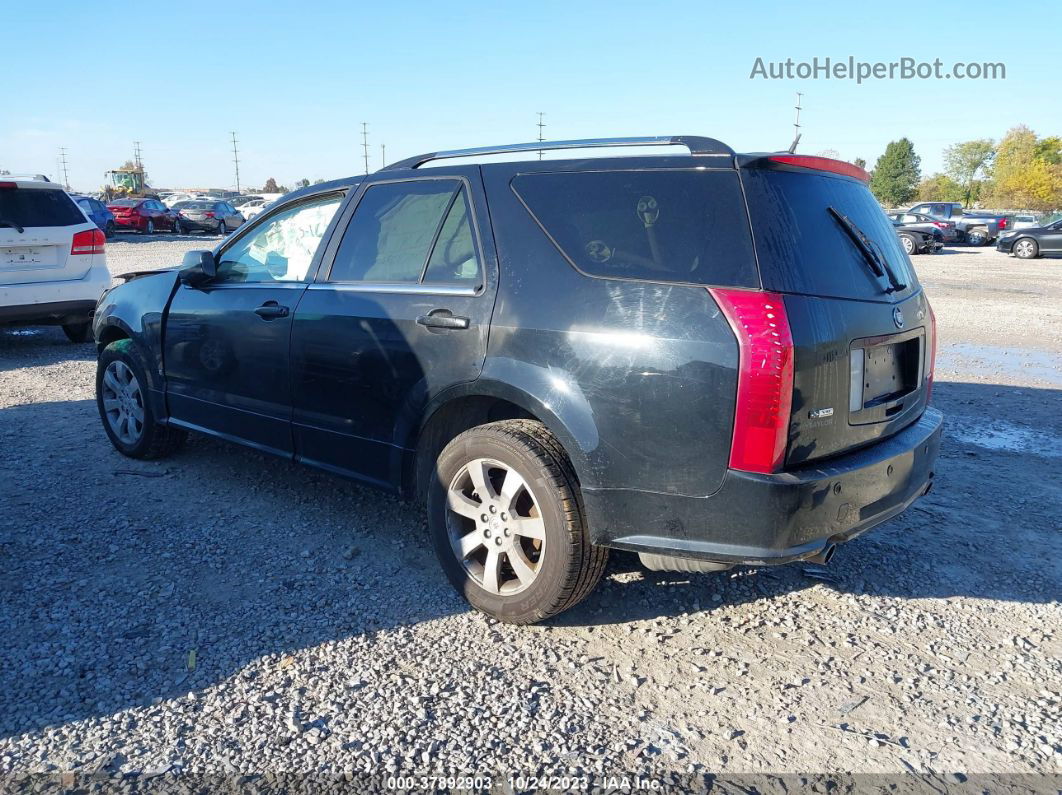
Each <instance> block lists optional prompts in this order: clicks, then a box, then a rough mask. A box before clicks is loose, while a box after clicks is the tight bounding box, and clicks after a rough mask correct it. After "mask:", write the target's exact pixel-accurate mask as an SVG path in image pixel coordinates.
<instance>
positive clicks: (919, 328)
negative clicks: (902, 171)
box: [741, 156, 934, 466]
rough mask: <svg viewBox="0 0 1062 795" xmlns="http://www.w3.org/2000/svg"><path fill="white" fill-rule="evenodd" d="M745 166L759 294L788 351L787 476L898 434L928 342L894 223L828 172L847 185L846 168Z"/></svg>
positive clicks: (862, 192) (799, 160) (758, 161)
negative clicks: (784, 323) (773, 296)
mask: <svg viewBox="0 0 1062 795" xmlns="http://www.w3.org/2000/svg"><path fill="white" fill-rule="evenodd" d="M782 160H785V161H789V162H780V161H782ZM802 164H804V165H802ZM742 166H743V167H742V168H741V176H742V184H743V186H744V189H745V194H746V200H747V203H748V208H749V218H750V222H751V226H752V232H753V239H754V241H755V246H756V255H757V259H758V261H759V267H760V278H761V282H762V285H763V288H764V289H765V290H769V291H772V292H777V293H781V294H783V297H784V302H785V309H786V314H787V315H788V319H789V325H790V331H791V335H792V340H793V350H794V366H793V401H792V414H791V417H790V425H789V437H788V447H787V453H786V457H785V463H786V465H788V466H796V465H799V464H802V463H806V462H809V461H813V460H816V459H821V458H824V457H827V456H832V455H837V454H840V453H843V452H845V451H848V450H852V449H854V448H857V447H861V446H864V445H867V444H870V443H873V442H875V441H877V440H880V439H883V438H886V437H888V436H891V435H893V434H895V433H897V432H898V431H900V430H901V429H903V428H904V427H906V426H907V425H909V424H910V423H912V422H914V421H915V420H916V419H917V418H918V417H919V416H920V415H921V414H922V412H923V410H924V409H925V406H926V403H927V401H928V392H929V383H930V377H931V372H930V369H931V368H930V366H929V363H930V362H931V354H932V345H933V333H934V332H933V328H932V319H931V317H932V316H931V311H930V309H929V305H928V303H927V302H926V300H925V296H924V294H923V292H922V289H921V287H920V285H919V284H918V280H917V277H916V276H915V272H914V268H913V267H912V266H911V263H910V260H909V259H908V257H907V255H906V254H905V253H904V251H903V248H902V247H901V244H900V242H899V239H898V237H897V235H896V232H895V230H894V228H893V226H892V223H891V222H890V221H889V219H888V217H887V216H886V215H885V214H884V212H882V209H881V207H880V206H879V205H878V203H877V201H876V200H875V199H874V197H873V196H872V195H871V193H870V191H869V190H868V188H867V187H866V185H865V184H864V183H863V182H862V181H861V180H860V179H858V178H856V176H848V175H845V174H842V173H835V172H834V171H833V169H837V170H838V171H845V172H848V173H849V174H852V175H856V174H857V173H858V172H857V170H856V169H854V167H851V166H848V164H844V163H840V162H839V161H828V160H823V159H821V158H803V157H800V156H781V157H777V156H771V157H754V156H749V157H745V158H743V159H742ZM806 166H815V168H811V167H806ZM824 169H829V170H824Z"/></svg>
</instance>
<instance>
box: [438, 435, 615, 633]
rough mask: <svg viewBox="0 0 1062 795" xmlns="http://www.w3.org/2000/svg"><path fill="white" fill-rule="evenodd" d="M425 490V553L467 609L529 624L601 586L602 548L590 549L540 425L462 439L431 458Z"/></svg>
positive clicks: (569, 479) (574, 489)
mask: <svg viewBox="0 0 1062 795" xmlns="http://www.w3.org/2000/svg"><path fill="white" fill-rule="evenodd" d="M510 478H515V479H514V480H512V481H510ZM476 481H479V483H480V484H481V485H482V489H483V490H486V491H487V494H486V495H483V494H481V493H480V492H481V489H480V488H478V487H476V485H475V483H476ZM427 491H428V526H429V528H430V531H431V536H432V543H433V545H434V547H435V553H436V555H437V556H438V558H439V562H440V564H441V565H442V567H443V570H444V571H445V572H446V576H447V578H448V579H449V580H450V583H451V584H452V585H453V586H454V588H455V589H456V590H457V592H458V593H460V594H461V595H462V596H464V597H465V599H466V600H467V601H468V602H469V604H471V605H472V606H473V607H474V608H476V609H477V610H479V611H481V612H483V613H486V614H487V615H489V616H492V617H494V618H496V619H498V620H499V621H504V622H506V623H511V624H531V623H534V622H536V621H542V620H543V619H546V618H550V617H551V616H555V615H557V614H558V613H560V612H562V611H564V610H567V609H568V608H569V607H572V606H573V605H575V604H577V603H578V602H580V601H581V600H582V599H583V598H585V597H586V595H587V594H589V593H590V591H592V590H593V589H594V586H595V585H597V582H598V580H600V579H601V575H602V573H603V572H604V570H605V564H606V563H607V561H608V550H607V549H605V548H604V547H596V546H594V545H593V544H591V543H590V538H589V533H588V532H587V528H586V520H585V517H584V514H583V505H582V498H581V495H580V492H579V483H578V481H577V479H576V477H575V471H574V469H573V468H572V465H571V462H570V461H569V460H568V457H567V455H566V454H565V452H564V449H563V448H562V447H561V445H560V443H559V442H558V441H557V439H556V437H554V436H553V434H552V433H550V432H549V431H548V430H547V429H546V427H545V426H544V425H542V424H541V423H539V422H534V421H531V420H505V421H503V422H493V423H490V424H487V425H480V426H479V427H476V428H472V429H471V430H468V431H465V432H464V433H462V434H461V435H459V436H457V437H456V438H455V439H453V440H452V441H451V442H450V443H449V444H448V445H446V447H445V448H444V449H443V451H442V453H441V454H440V455H439V458H438V460H437V462H436V465H435V469H434V471H433V473H432V481H431V483H429V484H428V489H427ZM453 506H457V507H458V508H459V509H460V512H458V511H457V510H454V509H453ZM483 517H487V519H486V521H483ZM462 549H463V550H465V554H464V555H463V556H462V554H461V552H460V550H462Z"/></svg>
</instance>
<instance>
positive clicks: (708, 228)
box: [512, 170, 757, 287]
mask: <svg viewBox="0 0 1062 795" xmlns="http://www.w3.org/2000/svg"><path fill="white" fill-rule="evenodd" d="M512 187H513V190H514V191H516V194H517V196H519V197H520V199H522V200H523V202H524V204H525V205H526V206H527V208H528V209H529V210H530V211H531V214H532V215H533V216H534V217H535V219H536V220H537V221H538V223H539V224H540V225H541V226H542V228H543V229H544V230H545V231H546V233H547V234H549V236H550V237H552V238H553V240H554V242H555V243H556V244H557V246H558V247H559V248H560V249H561V251H562V252H563V253H564V255H565V256H566V257H567V258H568V259H569V260H571V262H572V264H574V265H575V267H576V268H578V269H579V270H581V271H583V272H584V273H587V274H589V275H591V276H601V277H607V278H621V279H642V280H646V281H655V282H686V283H693V284H712V285H724V286H735V287H755V286H757V279H756V265H755V260H754V257H753V252H752V238H751V235H750V233H749V225H748V218H747V216H746V214H745V208H744V203H743V202H742V199H741V186H740V184H739V181H738V177H737V172H735V171H701V170H690V171H675V170H667V171H578V172H561V173H536V174H521V175H519V176H517V177H515V178H514V179H513V182H512Z"/></svg>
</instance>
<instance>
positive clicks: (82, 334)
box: [63, 322, 92, 344]
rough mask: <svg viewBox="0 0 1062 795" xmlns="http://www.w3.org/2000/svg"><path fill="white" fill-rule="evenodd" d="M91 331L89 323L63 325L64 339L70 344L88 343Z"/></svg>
mask: <svg viewBox="0 0 1062 795" xmlns="http://www.w3.org/2000/svg"><path fill="white" fill-rule="evenodd" d="M91 330H92V324H91V323H88V322H86V323H64V324H63V333H64V334H66V338H67V339H68V340H70V341H71V342H75V343H78V344H80V343H82V342H88V338H89V332H90V331H91Z"/></svg>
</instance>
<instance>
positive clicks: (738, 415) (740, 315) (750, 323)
mask: <svg viewBox="0 0 1062 795" xmlns="http://www.w3.org/2000/svg"><path fill="white" fill-rule="evenodd" d="M708 292H710V293H711V294H712V298H714V299H715V302H716V303H717V304H718V305H719V309H720V310H721V311H722V312H723V315H724V316H725V317H726V319H727V322H728V323H729V324H730V328H731V329H732V330H733V332H734V336H736V337H737V341H738V360H739V364H738V386H737V406H736V408H735V411H734V438H733V441H732V443H731V446H730V467H731V469H740V470H743V471H745V472H759V473H764V474H766V473H770V472H776V471H778V469H779V468H780V467H781V465H782V461H783V459H784V458H785V448H786V442H787V440H788V435H789V416H790V413H791V411H792V403H793V336H792V334H791V333H790V330H789V318H788V317H787V316H786V313H785V304H784V303H783V301H782V296H780V295H779V294H778V293H768V292H762V291H758V290H724V289H720V288H717V287H710V288H708Z"/></svg>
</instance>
